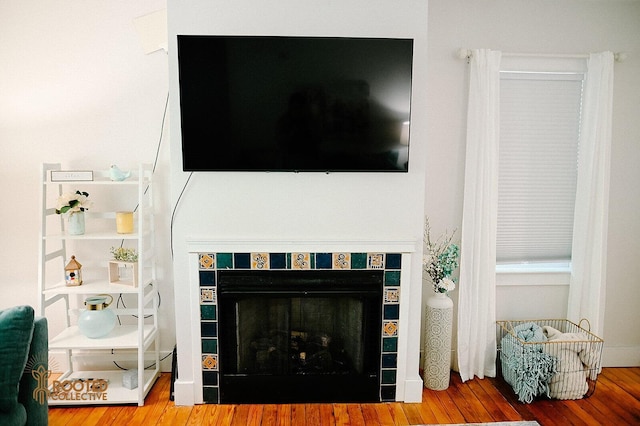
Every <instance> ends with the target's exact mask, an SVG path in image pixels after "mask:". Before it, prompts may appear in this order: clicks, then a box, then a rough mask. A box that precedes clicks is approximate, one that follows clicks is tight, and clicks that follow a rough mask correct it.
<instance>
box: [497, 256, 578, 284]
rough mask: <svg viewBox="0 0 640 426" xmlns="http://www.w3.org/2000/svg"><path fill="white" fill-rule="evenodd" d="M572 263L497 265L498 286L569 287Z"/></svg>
mask: <svg viewBox="0 0 640 426" xmlns="http://www.w3.org/2000/svg"><path fill="white" fill-rule="evenodd" d="M570 278H571V263H569V262H560V263H518V264H498V265H496V285H497V286H568V285H569V281H570Z"/></svg>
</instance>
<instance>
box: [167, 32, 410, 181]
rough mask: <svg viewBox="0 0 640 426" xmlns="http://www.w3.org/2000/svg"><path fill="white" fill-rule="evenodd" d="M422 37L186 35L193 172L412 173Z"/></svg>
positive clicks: (183, 86)
mask: <svg viewBox="0 0 640 426" xmlns="http://www.w3.org/2000/svg"><path fill="white" fill-rule="evenodd" d="M412 64H413V40H412V39H400V38H354V37H271V36H209V35H207V36H201V35H179V36H178V69H179V87H180V119H181V129H182V159H183V169H184V170H185V171H292V172H307V171H310V172H407V171H408V167H409V137H408V134H409V122H410V109H411V79H412V74H411V73H412Z"/></svg>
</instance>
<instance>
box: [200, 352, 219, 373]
mask: <svg viewBox="0 0 640 426" xmlns="http://www.w3.org/2000/svg"><path fill="white" fill-rule="evenodd" d="M202 369H203V370H207V371H218V355H216V354H203V355H202Z"/></svg>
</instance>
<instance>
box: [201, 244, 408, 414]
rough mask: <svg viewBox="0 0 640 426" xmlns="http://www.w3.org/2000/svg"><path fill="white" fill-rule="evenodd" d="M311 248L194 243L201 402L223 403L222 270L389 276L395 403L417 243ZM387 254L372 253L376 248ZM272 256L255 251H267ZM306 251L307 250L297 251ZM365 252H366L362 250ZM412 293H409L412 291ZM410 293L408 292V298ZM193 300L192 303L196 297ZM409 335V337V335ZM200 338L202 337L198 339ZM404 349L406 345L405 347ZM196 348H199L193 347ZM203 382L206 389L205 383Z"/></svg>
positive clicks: (386, 293) (388, 370) (388, 396)
mask: <svg viewBox="0 0 640 426" xmlns="http://www.w3.org/2000/svg"><path fill="white" fill-rule="evenodd" d="M314 246H315V245H313V244H312V245H309V244H302V245H301V244H296V243H291V244H286V243H285V244H282V243H276V244H256V243H255V242H253V243H245V244H243V243H241V242H234V243H220V242H218V243H217V244H216V243H215V242H202V241H198V242H194V243H193V244H191V245H190V248H189V251H190V253H189V254H190V264H191V266H190V270H191V275H192V279H191V294H192V296H194V297H195V298H196V299H197V303H198V311H199V319H200V321H199V323H200V324H199V326H200V327H199V329H200V342H201V344H200V345H199V346H200V352H199V353H198V354H193V355H194V356H196V355H197V356H198V364H199V366H200V367H199V368H200V369H201V376H200V377H197V378H196V380H195V383H196V386H198V387H199V386H200V385H201V386H202V387H201V390H202V402H204V403H214V404H215V403H219V402H220V389H219V383H220V376H219V369H218V354H219V347H218V336H219V334H218V331H219V330H218V318H219V315H218V304H217V296H216V272H217V271H218V270H221V269H225V270H230V269H243V270H278V271H287V270H289V271H296V270H328V269H333V270H336V269H339V270H362V269H376V270H383V271H384V282H383V305H382V306H381V307H380V309H381V310H382V327H381V330H380V339H381V351H382V353H381V360H380V366H381V370H380V378H381V383H380V401H396V400H398V397H397V393H398V392H397V387H398V386H403V384H402V383H398V369H399V368H400V369H402V366H399V364H398V361H399V359H401V358H399V356H398V355H399V353H401V356H403V355H404V356H406V354H405V353H403V349H402V347H401V346H399V340H400V342H401V341H402V339H399V335H400V327H401V321H400V318H401V300H402V298H401V291H402V288H403V286H408V285H409V279H408V276H409V264H410V262H411V253H412V252H413V251H414V248H415V243H413V242H393V243H391V244H389V243H388V242H387V243H383V244H375V243H367V244H362V243H360V244H355V245H354V244H353V243H347V244H344V246H343V247H344V248H347V249H348V250H335V249H333V250H323V249H327V248H332V247H336V248H337V247H340V245H339V244H329V245H327V244H320V245H318V246H317V247H318V248H319V249H320V250H314V251H312V250H309V249H310V248H313V247H314ZM376 246H377V247H378V248H383V249H384V250H372V248H374V247H376ZM268 247H271V248H270V249H269V250H256V249H266V248H268ZM299 247H302V248H303V249H304V250H296V248H299ZM357 249H362V250H357ZM407 290H408V288H407ZM407 293H409V292H407ZM192 300H194V299H193V297H192ZM405 326H406V325H405ZM405 334H406V333H405ZM196 337H197V336H196ZM400 344H402V343H400ZM193 348H194V349H195V348H196V345H195V344H194V345H193ZM198 379H201V383H200V380H198ZM196 393H199V392H197V391H196Z"/></svg>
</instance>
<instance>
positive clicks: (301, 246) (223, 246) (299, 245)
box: [187, 237, 418, 253]
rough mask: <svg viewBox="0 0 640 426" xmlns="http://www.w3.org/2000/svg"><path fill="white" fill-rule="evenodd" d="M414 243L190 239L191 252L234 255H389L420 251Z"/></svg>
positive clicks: (396, 241) (189, 248)
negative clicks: (310, 253) (295, 253)
mask: <svg viewBox="0 0 640 426" xmlns="http://www.w3.org/2000/svg"><path fill="white" fill-rule="evenodd" d="M417 244H418V241H415V240H309V239H304V240H302V239H300V240H291V239H290V240H280V239H260V240H254V239H251V240H248V239H233V240H227V239H222V240H220V239H215V238H202V237H200V238H191V239H187V247H188V250H189V252H190V253H203V252H208V251H218V252H220V251H222V252H234V251H237V250H242V251H245V252H246V251H251V252H263V251H265V252H278V251H283V252H286V251H302V252H304V251H308V252H333V251H344V252H358V251H365V252H366V251H376V252H377V251H380V252H387V253H394V252H397V253H413V252H415V251H416V250H417Z"/></svg>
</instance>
